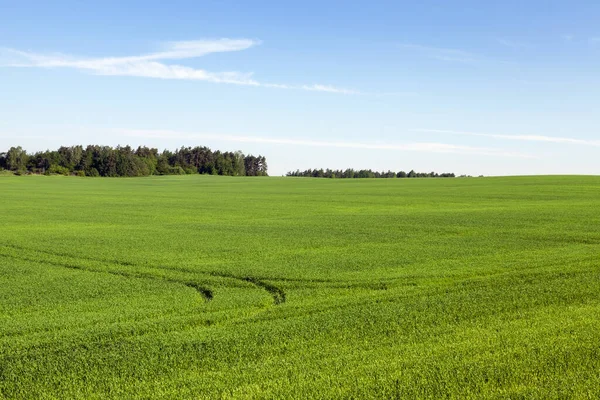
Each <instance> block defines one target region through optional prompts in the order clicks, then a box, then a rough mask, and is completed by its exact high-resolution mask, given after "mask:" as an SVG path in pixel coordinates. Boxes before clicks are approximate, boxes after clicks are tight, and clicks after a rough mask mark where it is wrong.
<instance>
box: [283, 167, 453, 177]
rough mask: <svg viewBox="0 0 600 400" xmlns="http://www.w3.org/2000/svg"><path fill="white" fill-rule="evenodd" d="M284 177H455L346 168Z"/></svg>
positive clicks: (450, 173)
mask: <svg viewBox="0 0 600 400" xmlns="http://www.w3.org/2000/svg"><path fill="white" fill-rule="evenodd" d="M286 176H301V177H312V178H454V177H455V175H454V173H452V172H444V173H442V174H438V173H437V172H415V171H414V170H411V171H410V172H404V171H400V172H393V171H387V172H379V171H372V170H370V169H361V170H354V169H352V168H348V169H345V170H340V169H336V170H332V169H325V170H324V169H307V170H306V171H300V170H296V171H290V172H288V173H287V174H286Z"/></svg>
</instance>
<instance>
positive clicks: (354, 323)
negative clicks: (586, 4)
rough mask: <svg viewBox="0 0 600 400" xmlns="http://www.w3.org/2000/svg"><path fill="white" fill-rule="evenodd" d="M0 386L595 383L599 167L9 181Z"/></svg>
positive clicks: (206, 391)
mask: <svg viewBox="0 0 600 400" xmlns="http://www.w3.org/2000/svg"><path fill="white" fill-rule="evenodd" d="M0 210H1V214H0V215H1V219H0V228H1V230H2V235H1V236H0V398H6V399H13V398H34V399H40V398H60V399H67V398H69V399H70V398H86V399H89V398H144V399H147V398H166V399H180V398H192V399H197V398H230V397H231V398H298V399H306V398H396V397H397V398H511V399H517V398H527V399H531V398H540V399H541V398H590V399H592V398H598V397H600V372H599V371H600V258H599V256H600V177H575V176H571V177H512V178H473V179H371V180H369V179H366V180H363V179H345V180H339V179H338V180H336V179H308V178H306V179H304V178H251V177H250V178H248V177H239V178H238V177H214V176H182V177H149V178H131V179H129V178H117V179H110V178H96V179H94V178H75V177H70V178H69V177H1V178H0Z"/></svg>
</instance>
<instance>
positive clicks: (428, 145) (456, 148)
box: [116, 129, 536, 158]
mask: <svg viewBox="0 0 600 400" xmlns="http://www.w3.org/2000/svg"><path fill="white" fill-rule="evenodd" d="M116 132H117V133H119V134H121V135H125V136H129V137H138V138H156V139H187V140H194V139H204V140H220V141H226V142H236V143H266V144H279V145H293V146H309V147H333V148H352V149H367V150H397V151H416V152H426V153H458V154H472V155H486V156H499V157H517V158H536V157H535V156H532V155H529V154H523V153H517V152H512V151H506V150H502V149H492V148H482V147H471V146H463V145H454V144H447V143H432V142H416V143H401V144H393V143H360V142H330V141H320V140H305V139H288V138H269V137H260V136H239V135H223V134H215V133H192V132H179V131H170V130H136V129H119V130H117V131H116Z"/></svg>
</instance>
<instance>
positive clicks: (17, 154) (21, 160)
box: [6, 146, 29, 171]
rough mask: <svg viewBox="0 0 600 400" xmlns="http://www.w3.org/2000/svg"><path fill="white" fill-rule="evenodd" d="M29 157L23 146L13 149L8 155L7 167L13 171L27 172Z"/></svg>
mask: <svg viewBox="0 0 600 400" xmlns="http://www.w3.org/2000/svg"><path fill="white" fill-rule="evenodd" d="M28 159H29V157H28V156H27V152H26V151H25V150H23V148H22V147H21V146H18V147H11V148H10V149H9V150H8V152H7V153H6V166H7V168H8V169H10V170H11V171H25V169H26V166H27V161H28Z"/></svg>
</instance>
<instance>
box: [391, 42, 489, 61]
mask: <svg viewBox="0 0 600 400" xmlns="http://www.w3.org/2000/svg"><path fill="white" fill-rule="evenodd" d="M399 46H400V47H401V48H404V49H408V50H413V51H415V52H417V53H419V54H421V55H423V56H425V57H429V58H433V59H436V60H441V61H451V62H459V63H464V64H475V63H479V62H482V61H485V59H484V58H483V57H480V56H478V55H476V54H473V53H469V52H467V51H463V50H458V49H449V48H442V47H432V46H423V45H419V44H411V43H405V44H401V45H399Z"/></svg>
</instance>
